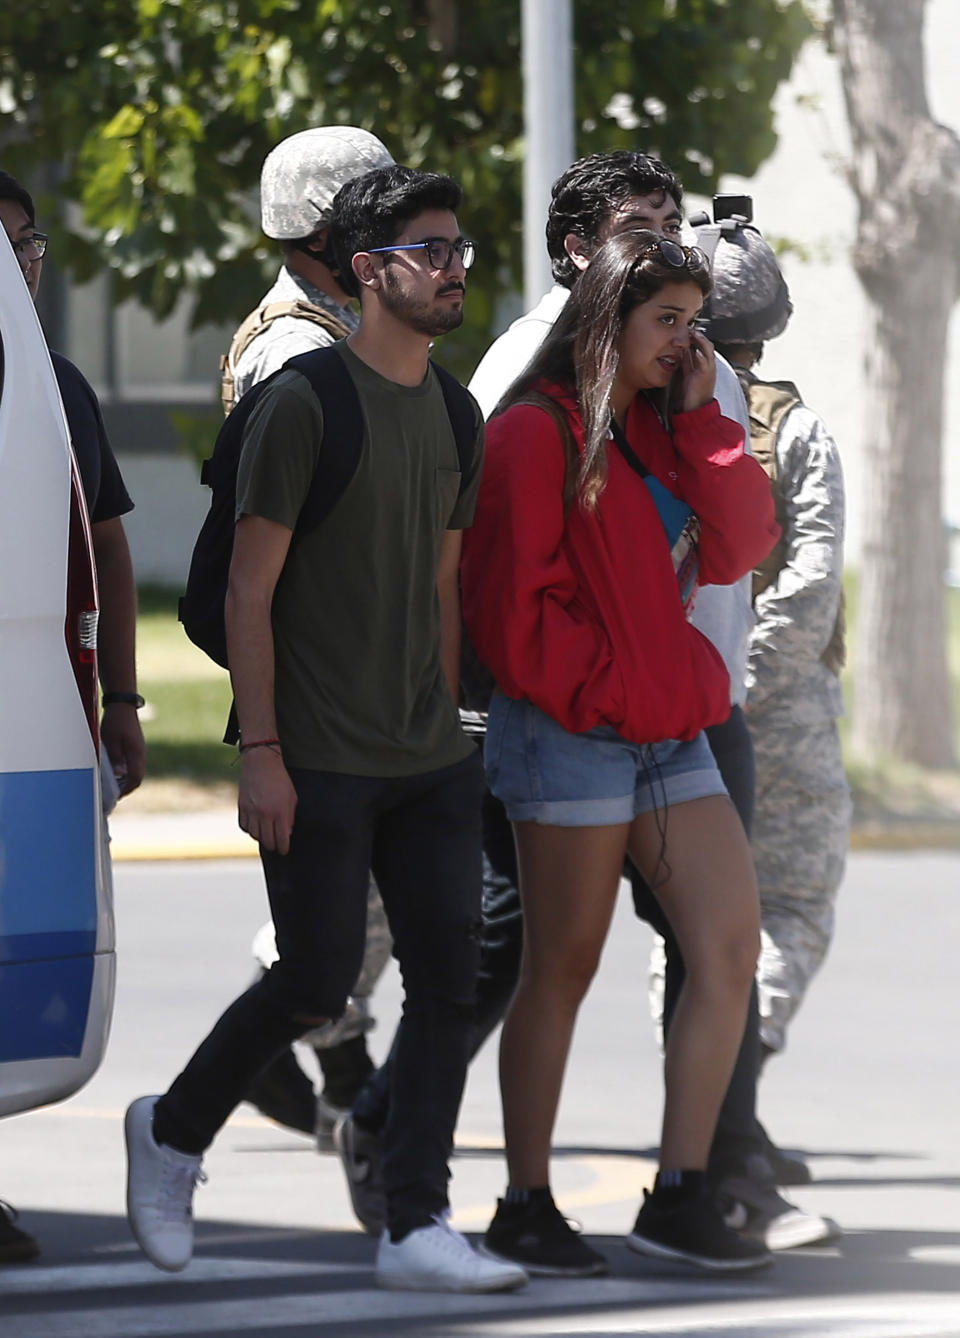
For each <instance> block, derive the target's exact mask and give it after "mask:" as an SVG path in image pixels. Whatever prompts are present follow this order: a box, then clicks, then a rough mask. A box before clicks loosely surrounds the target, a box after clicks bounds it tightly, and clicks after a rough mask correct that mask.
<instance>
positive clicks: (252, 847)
mask: <svg viewBox="0 0 960 1338" xmlns="http://www.w3.org/2000/svg"><path fill="white" fill-rule="evenodd" d="M259 855H260V851H259V849H258V847H257V845H256V843H255V842H254V841H253V840H252V839H251V838H250V837H249V836H243V835H240V836H238V837H237V838H236V839H235V840H231V839H224V840H210V841H204V840H187V841H151V840H141V841H126V840H124V839H123V838H122V837H120V838H118V839H113V840H111V842H110V858H111V859H112V860H113V862H114V864H135V863H159V862H164V861H166V862H171V861H173V860H217V859H258V858H259Z"/></svg>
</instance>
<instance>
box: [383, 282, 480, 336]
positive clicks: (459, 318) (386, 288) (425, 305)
mask: <svg viewBox="0 0 960 1338" xmlns="http://www.w3.org/2000/svg"><path fill="white" fill-rule="evenodd" d="M383 275H384V285H383V290H382V291H383V305H384V306H385V307H386V308H387V310H388V311H389V312H390V313H391V314H392V315H394V316H396V317H397V319H398V320H401V321H403V323H404V324H405V325H409V327H410V329H411V330H415V331H416V332H417V334H422V335H427V336H429V338H431V339H433V338H434V337H435V336H436V335H442V334H446V333H447V332H448V331H449V330H456V329H457V328H458V327H459V326H460V325H462V324H463V305H462V303H461V305H460V306H459V307H455V306H452V305H447V304H444V305H443V306H437V307H434V306H433V305H431V304H430V303H429V302H424V301H423V300H422V299H420V298H416V297H410V296H409V295H408V294H407V293H404V292H403V291H402V289H401V287H400V284H399V281H398V280H397V278H396V276H395V275H394V274H393V272H392V271H391V269H390V266H389V265H385V266H384V270H383ZM441 291H442V290H441ZM460 292H461V294H462V292H463V290H462V288H461V289H460Z"/></svg>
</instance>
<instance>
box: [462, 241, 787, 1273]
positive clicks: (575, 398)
mask: <svg viewBox="0 0 960 1338" xmlns="http://www.w3.org/2000/svg"><path fill="white" fill-rule="evenodd" d="M709 290H710V277H709V268H708V264H707V261H706V258H705V257H704V256H703V254H702V252H699V251H697V250H696V248H691V249H687V248H685V247H682V246H680V245H679V244H678V243H676V242H674V241H671V240H669V239H664V238H660V237H658V236H657V235H656V234H654V233H652V232H648V231H645V230H644V231H631V232H626V233H622V234H620V235H618V236H615V237H613V238H612V239H610V240H609V241H607V242H606V243H605V244H604V245H603V246H602V247H601V248H600V249H599V250H598V252H597V254H596V255H595V256H594V257H593V259H592V260H591V263H590V266H589V268H588V269H587V270H586V272H585V273H584V274H583V275H582V276H581V278H580V279H579V280H578V282H577V285H576V287H575V288H574V290H573V292H572V294H571V297H570V299H569V301H568V302H567V304H566V307H565V308H564V311H563V312H562V314H561V316H560V318H559V319H558V321H557V322H556V324H555V326H554V327H553V330H552V331H551V333H550V334H549V335H548V337H547V339H546V341H545V343H544V344H543V345H542V347H541V349H540V351H539V353H538V354H537V356H536V357H535V358H534V360H533V362H532V363H531V364H530V366H529V368H528V369H527V370H526V372H525V373H524V374H523V375H522V376H521V377H520V378H519V380H518V381H517V382H515V384H514V385H513V386H512V387H511V389H510V390H509V391H508V392H507V395H506V396H505V397H504V399H503V401H501V403H500V404H499V405H498V406H497V413H496V414H495V416H494V417H493V418H492V419H491V421H490V423H489V424H488V427H487V456H486V463H485V469H484V477H483V484H482V486H481V491H480V497H479V501H478V506H477V513H476V516H475V519H474V523H473V526H472V528H471V529H469V530H468V531H466V533H465V536H464V557H463V566H462V584H463V608H464V616H465V619H466V624H467V629H468V632H469V635H470V638H471V641H472V643H473V646H474V648H475V650H476V651H477V653H478V655H479V656H480V659H481V660H482V661H483V662H484V663H485V664H486V665H487V667H488V668H489V669H490V670H491V672H492V673H493V676H494V678H495V679H496V682H497V687H498V692H497V693H496V694H495V695H494V698H493V701H492V703H491V708H490V716H489V720H488V729H487V742H486V754H485V756H486V765H487V773H488V779H489V782H490V788H491V789H492V791H493V793H494V794H495V795H496V796H497V797H498V798H500V799H501V800H502V801H503V802H504V804H505V805H506V808H507V813H508V815H509V817H510V819H511V821H512V822H513V824H514V831H515V834H516V842H517V851H518V857H519V867H520V892H521V897H522V901H523V912H524V935H525V937H524V950H523V964H522V968H521V976H520V983H519V985H518V988H517V992H516V995H515V997H514V1000H513V1003H512V1004H511V1007H510V1011H509V1013H508V1016H507V1019H506V1022H505V1023H504V1029H503V1039H502V1043H501V1052H500V1076H501V1091H502V1099H503V1113H504V1131H505V1137H506V1145H507V1162H508V1170H509V1185H508V1188H507V1192H506V1195H505V1197H504V1198H503V1199H501V1200H500V1202H499V1204H498V1208H497V1213H496V1216H495V1217H494V1219H493V1221H492V1223H491V1224H490V1227H489V1229H488V1231H487V1234H486V1239H485V1248H486V1249H487V1250H488V1251H489V1252H491V1253H493V1254H496V1255H499V1256H502V1257H505V1258H509V1259H514V1260H517V1261H518V1262H520V1263H522V1264H524V1265H525V1266H526V1267H527V1269H528V1270H529V1271H530V1272H533V1273H547V1274H566V1275H584V1274H590V1273H599V1272H604V1271H605V1270H606V1261H605V1260H604V1259H603V1257H602V1256H601V1255H599V1254H598V1253H597V1252H596V1251H595V1250H592V1249H591V1248H590V1247H589V1246H587V1245H586V1243H585V1242H584V1241H583V1240H581V1239H580V1238H579V1236H577V1235H576V1233H575V1232H573V1231H572V1230H571V1228H570V1227H569V1225H568V1224H567V1223H566V1221H565V1219H564V1218H563V1217H562V1215H561V1214H560V1212H559V1210H558V1209H557V1207H556V1206H555V1204H554V1202H553V1198H552V1195H551V1193H550V1188H549V1155H550V1143H551V1138H552V1133H553V1125H554V1120H555V1117H556V1110H557V1104H558V1102H559V1096H560V1088H561V1084H562V1080H563V1072H564V1068H565V1065H566V1059H567V1052H568V1049H569V1044H570V1038H571V1035H572V1032H573V1026H574V1022H575V1019H576V1014H577V1010H578V1008H579V1005H580V1002H581V1000H582V998H583V996H584V994H585V992H586V990H587V987H588V985H589V983H590V980H591V979H592V977H593V975H594V972H595V970H596V967H597V964H598V961H599V958H600V952H601V949H602V947H603V942H604V939H605V937H606V934H607V930H608V928H609V924H610V918H611V915H612V911H613V905H614V899H615V896H616V892H617V887H618V884H619V880H620V876H621V872H622V868H623V861H624V857H625V856H626V855H627V854H629V856H630V857H631V859H633V860H634V862H635V863H636V864H637V866H638V868H639V869H640V871H641V872H642V873H643V874H644V876H645V877H646V878H647V879H648V881H649V882H650V884H651V885H652V886H653V887H654V889H655V892H656V895H657V897H658V899H659V900H660V902H661V905H662V906H663V909H664V912H665V914H666V915H667V916H668V918H669V920H670V923H671V925H672V927H673V930H674V933H675V934H676V937H677V940H678V942H679V944H680V949H681V951H682V953H683V957H684V961H685V965H686V970H687V975H686V983H685V985H684V988H683V993H682V996H681V999H680V1002H679V1004H678V1006H677V1010H676V1014H675V1016H674V1020H673V1024H672V1027H671V1030H670V1036H669V1041H668V1044H667V1050H666V1059H665V1082H666V1100H665V1106H664V1117H663V1132H662V1140H661V1154H660V1171H659V1173H658V1176H657V1180H656V1183H655V1186H654V1189H653V1192H652V1193H650V1194H649V1195H647V1196H646V1198H645V1202H644V1204H643V1206H642V1208H641V1209H640V1213H639V1216H638V1217H637V1221H636V1224H635V1226H634V1229H633V1231H632V1233H631V1234H630V1236H629V1237H628V1238H627V1243H628V1244H629V1245H630V1246H632V1247H633V1248H635V1249H637V1250H638V1251H640V1252H641V1253H647V1254H654V1255H658V1256H663V1257H669V1258H680V1259H684V1260H687V1261H689V1262H692V1263H695V1264H698V1265H700V1266H702V1267H706V1268H714V1269H733V1268H749V1267H753V1266H755V1265H756V1264H758V1263H763V1262H766V1261H767V1259H768V1257H769V1256H768V1255H767V1254H766V1251H765V1249H764V1247H763V1246H761V1245H759V1244H757V1243H756V1242H753V1241H748V1240H746V1239H744V1238H742V1237H740V1236H739V1235H737V1234H736V1233H735V1232H733V1231H732V1230H730V1229H729V1228H728V1227H727V1226H726V1225H725V1224H724V1222H723V1220H722V1218H721V1216H720V1214H719V1211H718V1210H717V1209H716V1207H715V1206H714V1204H713V1202H712V1200H711V1199H710V1197H709V1196H708V1194H707V1192H706V1188H705V1185H704V1168H705V1167H706V1164H707V1156H708V1153H709V1149H710V1142H711V1139H712V1137H713V1130H714V1125H715V1123H716V1117H717V1112H718V1110H719V1106H720V1102H721V1100H722V1097H723V1093H724V1092H725V1090H726V1087H727V1083H728V1081H729V1078H730V1073H731V1071H732V1067H733V1062H734V1059H735V1056H736V1053H737V1048H738V1046H739V1043H740V1038H741V1035H742V1032H743V1025H744V1019H745V1015H746V1007H747V999H748V994H749V990H750V984H751V981H752V978H753V972H754V967H755V963H756V956H757V949H758V937H759V914H758V906H757V892H756V885H755V882H754V876H753V869H752V865H751V861H750V853H749V848H748V845H747V841H746V837H745V836H744V833H743V829H742V827H741V825H740V822H739V820H738V818H737V816H736V813H735V812H734V809H733V807H732V805H731V804H730V801H729V799H728V798H727V796H726V792H725V790H724V786H723V782H722V781H721V779H720V776H719V773H718V771H717V769H716V765H715V763H714V761H713V757H712V755H711V753H710V749H709V747H708V745H707V743H706V740H705V738H704V736H703V734H702V732H701V731H702V730H703V728H704V727H705V726H707V725H712V724H716V723H719V722H721V721H723V720H725V719H726V717H727V715H728V714H729V710H730V690H729V683H728V679H727V673H726V670H725V668H724V666H723V662H722V660H721V658H720V656H719V655H718V654H717V652H716V651H715V650H714V648H713V646H712V645H711V643H710V642H709V641H707V640H706V638H705V637H704V636H703V635H702V634H701V633H700V632H698V631H697V630H696V629H695V628H694V627H693V625H692V624H691V623H690V622H689V621H688V618H687V614H688V612H689V609H690V606H691V601H692V599H693V597H694V596H695V593H696V588H697V586H698V584H705V583H714V584H721V585H722V584H728V583H730V582H732V581H734V580H736V579H737V578H738V577H740V576H742V575H743V574H744V573H745V572H747V571H749V570H750V569H751V568H752V567H753V566H754V565H755V564H756V563H757V562H758V561H759V560H760V559H761V558H762V557H764V556H765V555H766V553H767V552H768V551H769V549H770V548H771V546H772V545H773V543H774V541H775V539H776V537H777V532H778V531H777V526H776V524H775V522H774V519H773V507H772V503H771V499H770V489H769V484H768V482H767V479H766V476H765V474H764V473H763V470H762V469H761V468H760V466H759V465H757V464H756V462H755V461H753V460H752V459H751V458H750V457H749V456H747V455H745V454H744V452H743V434H742V432H741V429H740V427H739V426H738V425H737V424H735V423H733V422H731V421H729V420H728V419H725V418H722V417H721V415H720V411H719V408H718V406H717V404H716V402H715V400H714V398H713V387H714V359H713V349H712V346H711V345H710V343H709V342H708V341H707V340H706V339H705V338H703V337H702V336H701V335H700V334H698V333H697V332H696V331H695V330H694V328H693V323H694V321H695V319H696V317H697V315H698V313H699V311H700V307H701V305H702V302H703V299H704V297H705V295H706V294H707V293H708V292H709Z"/></svg>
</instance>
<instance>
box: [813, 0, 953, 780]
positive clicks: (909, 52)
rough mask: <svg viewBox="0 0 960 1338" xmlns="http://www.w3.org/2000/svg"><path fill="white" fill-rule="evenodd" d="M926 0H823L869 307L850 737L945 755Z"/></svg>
mask: <svg viewBox="0 0 960 1338" xmlns="http://www.w3.org/2000/svg"><path fill="white" fill-rule="evenodd" d="M925 5H926V0H834V6H833V10H834V19H833V33H834V39H835V41H836V45H837V48H838V50H839V53H840V57H841V62H842V71H843V86H844V97H845V100H846V107H847V117H848V119H849V122H850V129H851V135H852V140H853V154H854V156H853V163H852V164H851V167H850V172H849V176H850V182H851V186H852V188H853V190H854V192H855V194H856V197H857V203H858V206H859V220H858V229H857V240H856V246H855V249H854V257H853V258H854V266H855V268H856V271H857V275H858V277H859V279H860V281H861V283H862V285H863V287H864V290H865V292H866V295H867V301H868V308H869V312H870V321H869V328H868V333H867V345H866V348H865V350H864V372H865V383H864V386H863V388H862V390H859V391H857V392H855V393H859V394H862V396H863V401H864V412H863V422H864V433H865V438H864V444H865V448H866V449H865V458H866V466H867V493H866V499H865V502H866V511H865V516H864V546H863V561H862V567H861V582H860V615H859V623H858V639H857V664H856V678H855V697H854V718H853V746H854V749H855V751H856V752H857V753H858V754H860V755H861V756H863V757H865V758H867V759H868V760H871V759H872V760H878V759H880V758H884V757H886V758H893V759H897V760H902V761H908V762H914V763H918V764H919V765H921V766H929V767H950V766H953V765H954V761H955V758H954V749H953V731H952V728H951V709H950V685H949V676H948V672H947V651H946V626H945V618H944V582H943V573H944V568H945V560H946V552H945V535H944V526H943V519H942V505H941V478H940V474H941V435H942V428H943V381H944V363H945V359H946V350H947V332H948V326H949V319H950V313H951V310H952V307H953V305H954V303H955V302H956V300H957V296H958V292H960V273H958V258H957V249H956V238H957V235H958V233H960V141H958V139H957V137H956V136H955V135H954V134H953V132H952V131H950V130H948V129H946V128H945V127H943V126H939V125H937V124H936V123H935V122H934V121H933V120H932V119H931V117H930V112H929V109H928V106H927V100H926V91H925V77H924V59H923V18H924V9H925Z"/></svg>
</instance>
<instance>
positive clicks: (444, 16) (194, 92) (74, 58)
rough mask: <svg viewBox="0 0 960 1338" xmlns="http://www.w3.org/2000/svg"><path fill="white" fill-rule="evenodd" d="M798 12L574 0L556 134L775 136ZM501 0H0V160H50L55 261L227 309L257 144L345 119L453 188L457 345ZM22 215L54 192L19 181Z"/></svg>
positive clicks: (488, 244)
mask: <svg viewBox="0 0 960 1338" xmlns="http://www.w3.org/2000/svg"><path fill="white" fill-rule="evenodd" d="M809 32H810V25H809V21H808V19H807V18H806V15H805V13H804V9H803V5H802V2H801V0H673V2H672V3H664V0H606V3H605V4H603V5H589V4H578V5H576V6H575V33H576V42H577V49H576V57H575V68H576V77H577V93H576V103H577V105H576V114H577V151H578V153H588V152H593V151H596V150H603V149H610V148H617V147H624V146H628V145H633V144H640V145H641V146H642V147H643V148H644V149H645V150H647V151H648V152H651V153H654V154H657V155H659V156H661V157H663V158H664V159H665V160H666V161H667V162H668V163H670V165H671V166H672V167H674V168H676V169H678V170H679V172H680V175H681V177H682V179H683V181H684V183H685V185H686V187H687V188H688V189H690V190H695V191H702V192H708V191H710V190H711V189H712V188H713V187H714V186H715V184H716V181H717V178H718V175H719V173H720V172H721V171H725V172H736V173H738V174H741V175H750V174H751V173H752V172H754V171H755V170H756V168H757V167H758V166H759V164H760V163H761V162H762V161H763V159H764V158H765V157H766V156H767V155H768V154H769V153H770V151H771V149H772V148H773V145H774V140H775V135H774V130H773V124H772V112H771V102H772V98H773V93H774V90H775V89H776V87H777V84H778V83H779V82H780V81H781V80H782V79H784V78H785V77H786V76H787V74H788V73H789V70H790V67H791V64H792V61H793V58H794V56H795V54H796V52H797V51H798V50H799V48H800V46H801V45H802V43H803V41H804V40H805V38H806V36H807V35H808V34H809ZM522 101H523V99H522V87H521V61H520V3H519V0H484V3H482V4H472V5H467V4H458V3H457V2H456V0H393V3H390V4H387V3H384V0H377V2H374V0H312V2H311V3H301V2H300V0H96V3H93V0H34V3H33V4H32V5H29V6H23V5H19V6H6V7H4V8H3V9H2V11H0V110H2V111H3V112H5V113H6V127H7V128H6V133H5V140H6V143H5V146H4V152H3V165H4V166H5V167H6V168H7V170H10V171H13V172H14V173H15V174H17V175H23V176H27V177H29V175H30V172H31V169H34V168H36V167H38V166H39V165H40V164H43V163H51V162H52V163H54V164H59V165H61V167H62V170H63V180H62V183H61V185H60V186H59V188H58V195H59V196H60V198H63V199H68V200H74V201H77V202H78V203H79V204H80V205H81V206H82V212H83V221H84V225H85V227H84V229H82V230H80V231H77V232H74V233H73V234H71V235H70V236H69V237H67V238H65V239H63V243H61V239H60V238H58V245H57V252H58V258H59V257H60V256H61V255H62V256H63V258H64V260H65V263H66V264H67V266H68V268H70V269H71V270H72V272H73V274H74V277H76V278H80V279H82V278H85V277H88V276H89V275H90V274H91V273H92V272H94V271H95V269H96V268H97V267H98V266H101V265H109V266H110V267H111V268H112V269H113V271H114V277H115V294H116V297H117V299H118V300H122V299H123V298H126V297H131V296H132V297H135V298H137V299H139V301H141V302H142V303H143V304H144V305H146V306H147V307H149V308H150V309H151V310H152V311H153V312H154V314H155V315H157V316H164V315H166V314H167V313H169V311H170V310H171V308H172V306H173V304H174V302H175V301H176V300H177V298H178V296H179V294H180V293H181V291H182V290H183V289H184V288H186V289H188V290H189V291H191V292H192V293H193V294H195V296H196V302H195V307H194V319H195V321H196V322H197V323H201V322H204V321H215V320H220V319H227V320H232V319H236V318H238V317H239V316H240V315H241V314H242V313H243V312H245V311H247V310H248V309H249V308H250V307H251V306H252V305H253V303H254V302H255V301H256V299H257V297H259V295H260V292H261V291H262V287H263V283H264V269H265V266H267V264H268V262H272V261H273V258H274V257H273V253H272V251H271V250H270V249H269V248H268V247H267V246H266V245H265V244H264V239H263V237H262V236H261V234H260V232H259V228H258V220H257V217H256V209H255V200H256V186H257V182H258V179H259V172H260V166H261V164H262V162H263V159H264V157H265V156H266V154H267V152H268V151H269V149H270V148H271V147H272V146H273V145H274V144H275V143H276V142H277V141H278V140H280V139H282V138H283V137H284V136H285V135H288V134H292V133H293V132H294V131H297V130H301V129H304V128H305V127H307V126H310V125H321V124H324V123H331V122H345V123H352V124H356V125H361V126H365V127H366V128H368V129H370V130H373V131H375V132H376V133H377V134H378V135H380V137H381V138H382V139H383V140H384V142H385V143H386V144H387V146H388V147H389V148H390V149H391V150H392V152H393V153H394V155H395V156H396V157H397V158H398V159H399V160H401V161H405V162H407V163H409V164H410V165H411V166H414V167H420V166H428V167H430V168H432V169H436V170H439V171H445V172H449V173H450V174H451V175H453V176H454V177H456V178H457V180H459V181H460V182H461V184H462V186H463V188H464V206H463V210H462V222H463V225H464V227H465V229H466V230H468V231H469V232H470V233H471V234H472V235H474V236H475V237H476V238H477V240H478V242H479V244H480V248H481V250H480V256H481V260H482V263H481V265H479V266H478V268H477V270H476V271H475V272H474V275H472V276H471V297H470V303H469V304H468V309H469V321H470V326H469V328H468V329H465V331H464V338H463V339H462V340H461V341H460V343H461V347H462V351H463V354H464V355H465V356H469V357H470V358H471V359H473V360H474V361H475V358H476V355H478V354H479V352H480V351H482V348H483V346H484V345H485V342H486V338H487V332H488V330H489V328H490V323H491V319H492V315H493V307H494V302H495V300H496V296H497V295H498V293H500V292H502V291H504V290H506V289H508V288H511V287H515V286H516V285H517V281H518V278H519V265H520V257H521V251H522V248H521V239H520V219H521V168H522V156H523V124H522ZM41 204H42V205H43V206H44V215H45V216H47V217H49V216H50V214H51V213H52V211H53V209H54V207H55V201H54V200H53V199H52V198H48V199H46V200H41Z"/></svg>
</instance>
